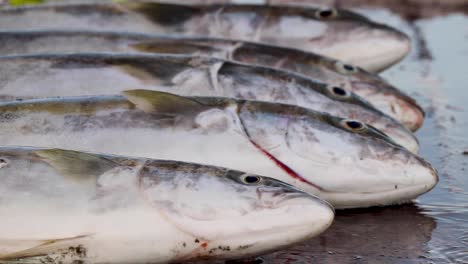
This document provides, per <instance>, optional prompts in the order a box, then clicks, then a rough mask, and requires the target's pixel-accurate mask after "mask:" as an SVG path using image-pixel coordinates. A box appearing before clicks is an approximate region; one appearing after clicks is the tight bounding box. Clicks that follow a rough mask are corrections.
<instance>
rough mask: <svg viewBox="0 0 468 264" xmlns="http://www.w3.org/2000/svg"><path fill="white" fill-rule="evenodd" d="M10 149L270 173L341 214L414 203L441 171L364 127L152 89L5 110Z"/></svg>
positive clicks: (0, 112) (305, 112)
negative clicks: (78, 152)
mask: <svg viewBox="0 0 468 264" xmlns="http://www.w3.org/2000/svg"><path fill="white" fill-rule="evenodd" d="M0 131H1V132H2V133H1V134H0V144H11V142H14V143H15V144H20V145H32V144H36V145H41V146H46V147H60V148H67V149H78V150H87V151H105V152H108V153H115V154H120V155H136V156H145V157H152V158H159V159H177V160H181V161H188V162H197V163H209V164H212V165H216V166H222V167H227V168H235V169H239V170H241V171H246V172H249V173H255V174H259V175H269V176H271V177H274V178H276V179H278V180H281V181H284V182H286V183H289V184H292V185H294V186H296V187H297V188H299V189H302V190H304V191H306V192H308V193H311V194H314V195H317V196H319V197H321V198H322V199H324V200H326V201H328V202H330V203H331V204H332V205H333V206H335V207H336V208H340V209H341V208H354V207H368V206H379V205H388V204H395V203H402V202H407V201H409V200H411V199H413V198H415V197H417V196H419V195H421V194H423V193H425V192H427V191H429V190H430V189H432V188H433V187H434V186H435V184H436V183H437V179H438V177H437V172H436V171H435V170H434V169H433V168H432V166H431V165H430V164H429V163H427V162H426V161H424V160H423V159H422V158H420V157H419V156H416V155H414V154H412V153H411V152H409V151H408V150H406V149H404V148H402V147H400V146H399V145H396V144H395V143H393V141H392V140H390V139H389V138H388V136H386V135H385V134H383V133H382V132H380V131H379V130H377V129H375V128H373V127H372V126H367V125H365V124H364V123H362V122H359V121H354V120H349V119H343V118H339V117H334V116H331V115H328V114H325V113H321V112H315V111H312V110H310V109H306V108H301V107H298V106H293V105H284V104H276V103H269V102H260V101H245V100H235V99H232V98H221V97H183V96H178V95H174V94H170V93H164V92H156V91H149V90H129V91H125V92H124V96H116V95H115V96H90V97H65V98H50V99H35V100H24V101H19V102H4V103H1V104H0Z"/></svg>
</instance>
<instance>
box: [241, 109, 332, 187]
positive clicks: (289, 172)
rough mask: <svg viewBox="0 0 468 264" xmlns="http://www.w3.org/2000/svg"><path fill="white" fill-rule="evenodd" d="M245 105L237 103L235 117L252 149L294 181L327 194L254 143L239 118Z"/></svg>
mask: <svg viewBox="0 0 468 264" xmlns="http://www.w3.org/2000/svg"><path fill="white" fill-rule="evenodd" d="M244 103H245V101H244V102H242V103H239V105H238V108H237V116H238V119H239V123H240V125H241V129H242V130H243V132H244V133H245V135H246V136H247V138H248V139H249V141H250V143H252V145H254V147H255V148H256V149H257V150H259V151H260V152H261V153H262V154H263V155H265V156H266V157H267V158H268V159H269V160H271V161H273V163H274V164H275V165H276V166H277V167H279V168H280V169H281V170H282V171H284V172H286V174H287V175H289V176H290V177H292V178H294V179H296V180H299V181H300V182H303V183H305V184H307V185H310V186H312V187H314V188H316V189H317V190H319V191H321V192H328V191H327V190H325V189H324V188H322V187H320V186H319V185H317V184H315V183H313V182H310V181H308V180H306V179H305V178H304V177H302V176H301V175H300V174H299V173H297V172H296V171H294V170H293V169H291V168H290V167H289V166H288V165H286V164H284V163H283V162H282V161H280V160H279V159H277V158H276V157H275V156H274V155H272V154H271V153H270V152H268V151H267V150H265V149H264V148H262V146H260V145H259V144H258V143H257V142H255V141H254V140H253V139H252V138H251V136H250V134H249V132H248V131H247V129H246V128H245V125H244V122H243V121H242V118H241V117H240V109H241V107H242V106H243V104H244Z"/></svg>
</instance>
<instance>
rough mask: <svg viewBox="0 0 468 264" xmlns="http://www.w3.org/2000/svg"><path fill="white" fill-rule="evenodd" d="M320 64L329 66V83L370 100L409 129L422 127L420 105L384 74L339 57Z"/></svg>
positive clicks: (325, 60)
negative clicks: (371, 71)
mask: <svg viewBox="0 0 468 264" xmlns="http://www.w3.org/2000/svg"><path fill="white" fill-rule="evenodd" d="M320 64H321V65H322V66H323V67H325V68H326V69H327V70H328V71H327V72H328V76H327V80H330V81H329V83H330V84H334V85H339V86H342V87H343V88H346V89H348V90H350V91H353V92H354V93H356V94H357V95H359V96H361V97H363V98H365V99H366V100H367V101H369V102H372V105H373V106H375V108H377V109H379V110H380V111H382V112H384V113H385V114H387V115H388V116H390V117H392V118H394V119H395V120H397V121H399V122H400V123H402V124H403V125H404V126H405V127H407V128H408V129H410V130H411V131H415V130H417V129H418V128H419V127H421V125H422V123H423V120H424V110H423V109H422V108H421V106H419V105H418V104H417V102H416V101H415V100H414V99H413V98H411V97H410V96H409V95H407V94H405V93H404V92H402V91H401V90H399V89H397V88H396V87H395V86H393V85H391V84H390V83H389V82H387V81H386V80H385V79H384V78H382V77H380V76H378V75H376V74H372V73H370V72H368V71H366V70H364V69H362V68H360V67H358V66H355V65H352V64H349V63H344V62H342V61H337V60H332V59H322V60H321V61H320ZM324 74H325V73H324ZM378 128H379V129H381V128H380V127H378Z"/></svg>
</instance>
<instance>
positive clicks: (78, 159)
mask: <svg viewBox="0 0 468 264" xmlns="http://www.w3.org/2000/svg"><path fill="white" fill-rule="evenodd" d="M35 153H36V154H37V155H38V156H39V157H41V158H42V159H43V160H44V161H45V162H47V163H48V164H49V165H51V166H52V167H53V168H54V169H55V170H57V172H59V173H60V174H61V175H63V176H64V177H67V178H69V179H71V180H73V181H88V180H96V179H97V177H98V176H99V175H101V174H103V173H105V172H106V171H108V170H111V169H112V168H114V167H116V166H119V164H118V163H116V162H114V161H112V160H110V159H108V158H106V157H104V156H101V155H98V154H91V153H85V152H79V151H72V150H64V149H41V150H36V151H35Z"/></svg>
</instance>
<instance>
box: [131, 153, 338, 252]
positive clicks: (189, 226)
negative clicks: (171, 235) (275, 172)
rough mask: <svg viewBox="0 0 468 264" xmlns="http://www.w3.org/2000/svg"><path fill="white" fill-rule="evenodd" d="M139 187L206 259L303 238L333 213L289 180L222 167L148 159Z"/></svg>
mask: <svg viewBox="0 0 468 264" xmlns="http://www.w3.org/2000/svg"><path fill="white" fill-rule="evenodd" d="M139 185H140V190H141V192H142V193H143V194H144V196H145V197H146V199H148V201H149V202H150V203H151V204H152V205H153V206H154V207H155V208H157V209H158V210H159V211H161V212H163V213H164V214H165V215H166V217H167V219H168V220H169V221H170V222H172V223H173V224H174V225H175V226H176V227H177V228H178V229H180V230H181V231H182V232H184V233H186V234H188V235H189V236H190V237H191V238H192V240H191V241H187V245H193V244H194V241H195V246H197V247H198V248H199V251H197V252H198V253H199V254H201V256H203V257H206V258H210V257H219V255H221V254H222V255H223V256H225V257H226V256H227V257H228V258H231V257H240V256H246V255H247V256H249V255H252V254H259V253H261V252H266V251H269V250H272V249H277V248H280V247H283V246H286V245H287V244H290V243H291V242H297V241H302V240H304V239H306V238H309V237H311V236H314V235H317V234H318V233H321V232H322V231H324V230H325V229H326V228H327V227H328V226H329V225H330V224H331V222H332V219H333V217H334V211H333V209H332V207H331V206H330V205H329V204H328V203H326V202H324V201H322V200H320V199H318V198H316V197H314V196H311V195H309V194H306V193H304V192H303V191H300V190H298V189H296V188H294V187H292V186H290V185H288V184H285V183H282V182H280V181H278V180H275V179H272V178H268V177H263V176H259V175H254V174H250V173H245V172H240V171H235V170H229V169H224V168H218V167H208V166H202V165H196V164H180V163H179V164H178V165H177V166H175V165H174V162H170V161H169V162H161V161H157V162H152V163H147V164H145V166H144V167H143V169H142V172H141V175H140V184H139ZM198 253H197V254H198ZM185 257H186V258H187V259H188V258H191V257H193V256H185Z"/></svg>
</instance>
